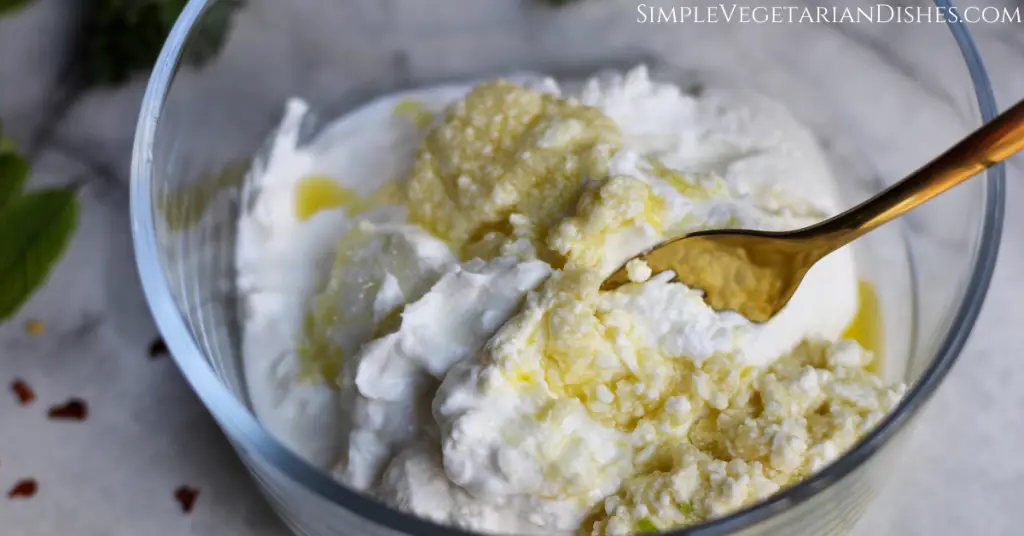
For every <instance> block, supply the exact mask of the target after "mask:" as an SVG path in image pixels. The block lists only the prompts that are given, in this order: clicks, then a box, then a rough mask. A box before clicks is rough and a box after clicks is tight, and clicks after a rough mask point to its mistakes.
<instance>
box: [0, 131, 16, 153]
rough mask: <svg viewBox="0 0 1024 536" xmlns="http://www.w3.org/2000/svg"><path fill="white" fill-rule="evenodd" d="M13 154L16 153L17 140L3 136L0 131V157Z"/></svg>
mask: <svg viewBox="0 0 1024 536" xmlns="http://www.w3.org/2000/svg"><path fill="white" fill-rule="evenodd" d="M15 152H18V140H15V139H14V138H12V137H10V136H4V133H3V131H0V155H2V154H7V153H15Z"/></svg>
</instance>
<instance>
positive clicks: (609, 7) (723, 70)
mask: <svg viewBox="0 0 1024 536" xmlns="http://www.w3.org/2000/svg"><path fill="white" fill-rule="evenodd" d="M226 5H227V3H226V2H225V1H220V0H192V2H191V3H189V5H188V7H187V8H186V9H185V11H184V13H183V15H182V16H181V18H180V20H179V21H178V23H177V25H176V26H175V27H174V30H173V31H172V33H171V35H170V37H169V39H168V41H167V43H166V44H165V46H164V49H163V51H162V53H161V55H160V58H159V61H158V63H157V65H156V67H155V69H154V70H153V73H152V77H151V79H150V81H149V86H148V88H147V91H146V95H145V99H144V101H143V104H142V110H141V113H140V118H139V123H138V131H137V134H136V139H135V148H134V161H133V169H132V182H131V213H132V228H133V234H134V241H135V249H136V256H137V260H138V266H139V271H140V273H141V277H142V282H143V286H144V289H145V293H146V296H147V299H148V301H149V305H150V308H151V309H152V311H153V315H154V317H155V319H156V322H157V324H158V325H159V328H160V331H161V332H162V334H163V336H164V338H165V339H166V342H167V344H168V346H169V347H170V350H171V352H172V353H173V355H174V359H175V361H176V362H177V364H178V366H179V368H180V369H181V371H182V373H183V374H184V375H185V376H186V378H187V379H188V381H189V382H190V383H191V385H192V387H193V389H195V391H196V393H197V394H198V395H199V397H200V398H201V399H202V401H203V403H204V404H205V405H206V407H207V408H208V409H209V411H210V413H212V414H213V416H214V417H215V418H216V420H217V422H218V423H219V425H220V426H221V427H222V428H223V430H224V432H225V433H226V435H227V437H228V438H229V439H230V441H231V443H232V444H233V446H234V447H235V449H236V450H237V452H238V454H239V456H240V457H241V458H242V460H243V461H244V463H245V464H246V466H247V467H248V468H249V470H250V471H251V472H252V475H253V477H254V479H255V481H256V482H257V484H258V486H259V487H260V489H261V490H262V491H263V493H264V494H265V495H266V496H267V497H268V498H269V500H270V503H271V504H272V505H273V507H274V508H275V509H276V510H277V511H278V512H279V513H280V514H281V516H282V517H283V518H284V519H285V521H286V522H287V523H288V524H289V525H290V526H291V527H292V528H293V529H295V531H296V532H298V533H300V534H307V535H313V536H328V535H330V536H338V535H349V534H351V535H357V534H358V535H393V534H417V535H436V536H442V535H444V536H451V535H457V534H466V533H465V532H462V531H459V530H455V529H453V528H450V527H443V526H439V525H435V524H432V523H428V522H425V521H422V520H420V519H418V518H415V517H412V516H410V515H406V514H403V513H401V512H398V511H395V510H392V509H390V508H388V507H386V506H384V505H383V504H381V503H379V502H377V501H375V500H374V499H372V498H370V497H367V496H364V495H361V494H359V493H356V492H354V491H352V490H350V489H349V488H347V487H345V486H344V485H341V484H339V483H337V482H336V481H334V480H332V479H331V478H330V477H329V476H328V475H326V474H324V473H322V472H321V471H319V470H318V469H316V468H315V467H313V466H312V465H310V464H308V463H307V462H306V461H304V460H303V459H300V458H299V457H297V456H296V455H294V454H293V453H292V452H291V451H289V450H288V449H286V448H285V447H284V446H282V444H281V443H279V442H278V441H277V440H276V439H275V438H274V437H272V436H271V435H269V434H268V433H267V432H266V431H265V430H264V429H263V428H262V427H261V426H260V423H259V422H258V421H257V420H256V418H255V417H254V416H253V413H252V412H251V411H250V409H249V404H248V400H247V397H246V393H245V390H244V388H243V385H244V382H243V379H242V369H241V365H240V355H239V312H238V310H237V303H236V295H235V289H234V239H235V230H236V227H237V219H238V215H239V211H240V210H244V207H242V206H240V204H241V203H240V196H239V193H240V191H241V188H242V182H243V178H244V176H245V170H246V168H247V165H248V162H249V161H250V160H251V159H252V158H253V156H254V155H256V154H258V153H259V151H260V150H261V147H262V146H263V144H264V142H265V140H266V137H267V135H268V134H269V133H270V132H271V131H272V130H273V128H274V126H275V124H276V122H277V121H278V120H279V119H280V117H281V114H282V111H283V106H284V102H285V99H286V98H287V97H290V96H300V97H302V98H304V99H306V100H307V101H308V102H309V103H310V104H311V106H312V108H313V109H314V110H315V111H316V112H317V113H318V116H319V117H322V118H324V119H326V120H330V119H332V118H334V117H336V116H338V115H340V114H342V113H344V112H345V111H347V110H350V109H352V108H353V107H355V106H357V105H358V104H360V103H362V102H365V101H367V100H368V99H371V98H373V97H375V96H379V95H382V94H386V93H389V92H394V91H396V90H399V89H402V88H409V87H415V86H422V85H429V84H435V83H440V82H451V81H458V80H470V79H479V78H481V77H488V76H495V75H501V74H505V73H509V72H512V71H536V72H541V73H545V74H550V75H552V76H554V77H555V78H557V79H560V80H562V81H567V82H572V81H573V80H579V79H581V78H584V77H587V76H589V75H591V74H594V73H595V72H597V71H600V70H603V69H608V68H617V69H625V68H628V67H630V66H632V65H635V64H638V63H645V64H647V65H648V67H649V68H650V71H651V73H652V77H653V78H660V79H664V80H671V81H674V82H677V83H679V84H680V85H682V86H683V87H685V88H687V89H689V90H693V91H699V90H700V88H701V87H706V86H710V85H727V86H733V87H741V88H746V89H750V90H753V91H756V92H759V93H763V94H765V95H768V96H770V97H772V98H774V99H776V100H778V101H780V102H782V103H783V104H784V105H786V106H787V107H788V108H789V109H790V111H791V112H793V113H794V114H795V115H796V116H797V117H798V118H799V119H801V120H802V121H803V122H804V123H805V124H807V125H808V126H809V127H811V129H812V130H813V131H814V133H815V134H816V135H817V137H818V139H819V143H820V144H821V146H822V147H823V148H824V149H825V151H826V152H827V155H828V157H829V159H830V164H831V166H832V168H833V170H834V172H835V175H836V177H837V179H838V181H839V185H840V189H841V191H842V195H843V201H844V202H845V203H846V204H847V205H848V206H849V205H852V204H854V203H856V202H857V201H859V200H862V199H863V198H865V197H866V196H868V195H870V194H872V193H874V192H877V191H879V190H880V189H882V188H884V187H885V186H886V185H887V184H888V183H891V182H892V181H895V180H898V179H899V178H900V177H902V176H904V175H905V174H907V173H908V172H910V171H912V170H913V169H915V168H916V167H917V166H918V165H920V164H922V163H924V162H925V161H927V160H928V159H929V158H931V157H932V156H934V155H936V154H938V152H939V151H941V150H942V149H944V148H945V147H947V146H948V145H949V144H951V143H952V142H954V141H956V140H957V139H958V138H960V137H962V136H964V135H965V134H967V133H968V132H970V131H971V130H973V129H974V128H976V127H977V126H978V125H979V124H980V123H981V122H982V121H983V120H988V119H990V118H991V117H992V116H993V115H994V113H995V111H996V106H995V103H994V101H993V96H992V90H991V88H990V87H989V83H988V79H987V77H986V74H985V71H984V67H983V65H982V63H981V60H980V59H979V57H978V53H977V51H976V49H975V47H974V45H973V43H972V41H971V39H970V36H969V35H968V31H967V28H966V27H965V26H963V25H962V24H960V23H955V22H951V23H931V24H929V23H920V24H870V23H860V24H826V23H802V24H801V23H792V24H790V23H778V24H753V23H740V22H724V21H723V20H721V19H719V20H718V21H717V22H714V23H713V22H707V20H706V19H707V17H705V22H703V23H700V22H697V21H696V19H694V18H693V16H692V15H691V18H690V19H689V20H687V21H685V22H675V23H673V22H663V23H660V24H654V23H652V22H651V21H650V17H649V14H651V13H653V12H650V11H647V12H646V13H645V9H650V7H652V6H655V7H657V6H659V4H657V3H651V4H642V5H638V4H636V3H630V2H615V1H612V0H590V1H585V2H582V3H580V4H577V5H572V6H569V7H565V8H552V7H545V6H540V5H530V4H527V3H524V2H521V1H515V0H508V1H497V0H496V1H482V0H477V1H473V2H470V1H467V0H434V1H432V2H423V1H422V0H391V1H387V2H384V1H379V0H348V1H346V2H337V1H334V0H293V1H291V2H280V1H277V0H250V1H249V2H248V5H247V6H246V7H245V8H244V9H243V10H242V11H241V12H239V13H238V14H237V16H236V17H235V19H234V20H233V24H232V28H231V32H230V33H229V34H228V38H227V42H226V46H225V48H224V50H223V53H222V54H221V55H220V56H218V57H217V58H216V60H215V61H213V62H212V63H210V64H209V65H207V66H205V67H204V68H200V69H196V68H191V67H187V66H185V65H184V64H183V63H181V62H180V61H179V60H180V58H182V57H185V56H188V55H191V53H192V52H193V51H197V50H199V49H200V48H201V47H204V46H206V45H207V41H206V39H207V37H208V34H207V32H208V30H210V29H212V28H214V27H215V26H217V25H218V24H220V23H222V22H223V20H224V17H223V15H224V13H223V12H222V9H223V8H224V7H225V6H226ZM660 5H661V6H664V7H665V8H668V6H669V4H660ZM677 5H678V4H677ZM690 5H694V4H692V3H691V4H690ZM741 5H742V4H741ZM748 5H750V6H754V5H756V3H750V4H748ZM928 7H929V8H946V9H948V8H949V4H948V3H947V2H946V1H945V0H940V1H937V2H936V5H935V6H928ZM675 9H678V8H675ZM668 13H670V11H669V12H668ZM679 15H681V13H677V17H678V16H679ZM936 110H944V111H945V113H936ZM308 126H309V128H308V135H309V136H312V135H314V134H315V133H316V130H317V125H308ZM1002 213H1003V168H1002V166H996V167H993V168H991V169H990V170H989V171H987V172H986V174H985V176H984V177H979V178H976V179H975V180H973V181H971V182H969V183H967V184H965V185H963V186H960V187H958V188H957V189H955V190H954V191H952V192H950V193H948V194H946V195H944V196H942V197H940V198H938V199H936V200H934V201H932V202H930V203H929V204H927V205H925V206H924V207H922V208H920V209H918V210H916V211H914V212H913V213H911V214H909V215H907V216H905V217H904V218H902V219H901V220H899V221H897V222H894V223H892V224H890V225H888V226H886V227H884V228H882V229H879V230H878V231H876V232H874V233H872V234H871V235H869V236H868V237H866V238H865V239H863V240H862V241H860V242H859V243H858V244H857V248H858V249H857V252H856V255H857V256H858V265H859V266H861V267H862V268H866V271H867V274H866V277H867V278H868V279H869V280H871V281H872V283H873V284H874V285H875V287H876V289H877V290H878V291H879V294H880V295H881V308H882V316H883V319H884V322H885V332H886V337H885V346H884V348H885V350H884V353H885V356H886V374H887V375H888V376H889V377H890V379H901V380H904V381H906V382H907V383H908V385H909V390H908V394H907V395H906V397H905V399H904V400H903V401H902V402H901V403H900V405H899V406H898V408H897V409H896V410H894V411H893V412H892V413H891V414H890V415H889V416H888V417H887V418H886V419H885V420H884V422H883V423H882V424H881V425H880V426H879V427H878V428H876V429H875V430H874V431H873V432H872V433H871V434H870V435H868V436H867V437H866V438H864V439H863V440H862V441H861V442H860V443H859V444H858V445H857V446H856V447H855V448H854V449H852V450H851V451H850V452H849V453H847V454H846V455H845V456H844V457H842V458H841V459H840V460H838V461H837V462H835V463H834V464H832V465H831V466H829V467H827V468H825V469H824V470H822V471H821V472H819V473H817V474H815V475H814V476H812V477H811V478H809V479H807V480H805V481H803V482H802V483H800V484H798V485H795V486H792V487H790V488H788V489H786V490H783V491H782V492H780V493H778V494H777V495H775V496H773V497H772V498H770V499H768V500H766V501H764V502H761V503H758V504H755V505H753V506H750V507H749V508H746V509H744V510H742V511H740V512H737V513H735V514H733V515H730V516H728V517H725V518H721V519H717V520H714V521H711V522H708V523H705V524H702V525H699V526H694V527H690V528H687V529H685V530H679V531H676V532H675V533H674V534H677V535H683V534H685V535H693V536H697V535H700V536H710V535H721V534H742V535H754V534H758V535H762V534H763V535H769V534H779V535H786V536H802V535H807V536H826V535H833V534H843V533H846V532H847V531H848V530H849V529H850V527H851V526H852V525H853V523H854V522H855V521H856V520H857V519H858V518H859V517H860V515H861V514H862V512H863V511H864V509H865V508H866V507H867V505H868V503H869V502H870V499H871V498H872V496H873V495H874V494H875V493H876V491H877V490H878V488H879V487H880V486H881V485H882V484H884V482H885V480H886V479H887V478H888V477H889V476H890V474H891V473H892V471H893V469H894V468H895V466H896V465H898V463H899V459H900V456H901V455H902V451H901V449H900V448H899V447H898V445H899V444H900V443H902V442H903V439H904V438H905V437H906V435H907V434H906V432H907V430H908V429H909V428H910V426H909V425H910V423H912V422H913V421H914V419H915V417H916V416H917V415H918V414H919V411H920V409H921V408H922V406H923V405H924V404H925V402H927V401H928V399H930V398H931V396H932V395H933V394H934V392H935V389H936V388H937V387H938V386H939V384H940V383H941V382H942V380H943V378H944V377H945V376H946V374H947V373H948V372H949V370H950V368H951V367H952V365H953V363H954V362H955V361H956V358H957V356H958V354H959V352H960V350H961V348H962V347H963V345H964V342H965V340H966V339H967V336H968V334H969V333H970V331H971V328H972V326H973V324H974V321H975V319H976V318H977V315H978V311H979V309H980V307H981V304H982V300H983V298H984V296H985V292H986V290H987V287H988V284H989V280H990V277H991V275H992V270H993V266H994V263H995V259H996V253H997V250H998V246H999V237H1000V230H1001V225H1002Z"/></svg>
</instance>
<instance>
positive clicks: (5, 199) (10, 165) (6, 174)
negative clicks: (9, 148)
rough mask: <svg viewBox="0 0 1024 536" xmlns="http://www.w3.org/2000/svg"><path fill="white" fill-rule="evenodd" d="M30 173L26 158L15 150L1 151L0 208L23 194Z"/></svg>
mask: <svg viewBox="0 0 1024 536" xmlns="http://www.w3.org/2000/svg"><path fill="white" fill-rule="evenodd" d="M28 173H29V167H28V162H26V161H25V159H24V158H22V157H20V156H18V155H17V154H15V153H13V152H11V153H4V152H0V209H3V208H4V206H5V205H7V203H10V202H11V200H13V199H14V198H15V197H17V196H18V195H20V194H21V190H22V188H24V187H25V181H27V180H28Z"/></svg>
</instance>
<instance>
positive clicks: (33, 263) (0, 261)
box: [0, 190, 80, 321]
mask: <svg viewBox="0 0 1024 536" xmlns="http://www.w3.org/2000/svg"><path fill="white" fill-rule="evenodd" d="M79 210H80V209H79V205H78V198H77V197H75V194H74V192H72V191H70V190H40V191H35V192H29V193H27V194H25V195H23V196H21V197H18V198H16V199H14V200H12V201H11V202H9V203H8V204H7V205H6V206H5V207H3V208H2V209H0V321H3V320H7V319H8V318H10V317H11V316H12V315H13V314H14V313H15V312H16V311H17V310H18V308H19V307H21V305H22V304H23V303H25V301H27V300H28V298H29V297H30V296H31V295H32V293H33V292H34V291H35V290H36V289H37V288H38V287H39V286H40V285H42V284H43V282H44V281H46V279H47V277H49V275H50V271H51V270H52V269H53V266H54V265H55V264H56V263H57V260H58V259H59V258H60V256H61V254H63V253H64V250H65V249H66V248H67V245H68V242H69V240H70V238H71V235H72V233H73V232H74V230H75V227H76V226H77V225H78V215H79Z"/></svg>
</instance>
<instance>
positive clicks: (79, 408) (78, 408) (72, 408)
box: [49, 398, 89, 421]
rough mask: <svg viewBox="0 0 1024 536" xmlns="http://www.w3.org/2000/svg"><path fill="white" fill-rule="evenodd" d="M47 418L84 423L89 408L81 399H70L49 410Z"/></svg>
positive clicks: (87, 416)
mask: <svg viewBox="0 0 1024 536" xmlns="http://www.w3.org/2000/svg"><path fill="white" fill-rule="evenodd" d="M49 416H50V418H51V419H61V420H72V421H84V420H85V419H87V418H89V406H88V405H87V404H86V403H85V400H82V399H81V398H72V399H70V400H68V401H67V402H65V403H64V404H61V405H59V406H53V407H52V408H50V412H49Z"/></svg>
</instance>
